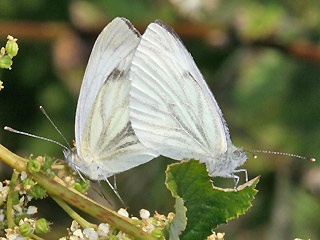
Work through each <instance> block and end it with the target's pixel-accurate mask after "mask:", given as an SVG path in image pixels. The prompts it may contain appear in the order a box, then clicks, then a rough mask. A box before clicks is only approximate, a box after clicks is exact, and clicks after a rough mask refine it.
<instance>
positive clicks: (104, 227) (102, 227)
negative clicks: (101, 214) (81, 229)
mask: <svg viewBox="0 0 320 240" xmlns="http://www.w3.org/2000/svg"><path fill="white" fill-rule="evenodd" d="M97 232H98V235H99V236H100V237H107V236H108V233H109V225H108V224H106V223H100V224H99V226H98V230H97Z"/></svg>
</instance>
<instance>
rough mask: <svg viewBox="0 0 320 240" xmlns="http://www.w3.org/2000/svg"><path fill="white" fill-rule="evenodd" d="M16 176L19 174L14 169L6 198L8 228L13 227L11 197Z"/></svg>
mask: <svg viewBox="0 0 320 240" xmlns="http://www.w3.org/2000/svg"><path fill="white" fill-rule="evenodd" d="M18 176H19V174H17V173H16V172H15V170H14V171H13V173H12V177H11V181H10V186H9V194H8V199H7V221H8V228H11V229H13V228H14V227H15V224H14V220H13V216H12V198H13V193H14V186H15V184H16V181H17V179H18Z"/></svg>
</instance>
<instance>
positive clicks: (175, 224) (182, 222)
mask: <svg viewBox="0 0 320 240" xmlns="http://www.w3.org/2000/svg"><path fill="white" fill-rule="evenodd" d="M171 193H173V192H171ZM173 197H175V198H176V203H175V205H174V208H175V210H176V214H175V216H174V218H173V220H172V222H170V223H169V224H168V225H167V226H166V227H165V229H164V234H165V239H169V240H178V239H179V235H180V234H181V233H182V231H183V230H185V228H186V226H187V215H186V212H187V208H186V207H185V206H184V205H183V199H182V198H180V197H179V196H177V195H173Z"/></svg>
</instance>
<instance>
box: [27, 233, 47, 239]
mask: <svg viewBox="0 0 320 240" xmlns="http://www.w3.org/2000/svg"><path fill="white" fill-rule="evenodd" d="M30 237H31V238H32V239H35V240H45V239H44V238H41V237H39V236H37V235H35V234H33V233H31V234H30Z"/></svg>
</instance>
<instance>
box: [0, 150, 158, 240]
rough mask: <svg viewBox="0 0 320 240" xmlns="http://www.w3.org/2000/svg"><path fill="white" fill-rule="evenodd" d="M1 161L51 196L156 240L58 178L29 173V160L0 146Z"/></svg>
mask: <svg viewBox="0 0 320 240" xmlns="http://www.w3.org/2000/svg"><path fill="white" fill-rule="evenodd" d="M0 160H1V161H3V162H4V163H6V164H8V165H9V166H11V167H12V168H15V169H17V170H18V171H19V172H22V171H26V173H27V174H28V175H29V176H31V177H33V179H34V180H35V181H36V182H37V183H38V184H39V185H40V186H41V187H43V188H45V189H46V190H47V192H48V194H49V195H50V196H54V197H59V198H61V199H63V200H64V201H66V202H67V203H69V204H71V205H72V206H75V207H77V208H78V209H80V210H82V211H84V212H86V213H88V214H89V215H91V216H93V217H95V218H98V219H100V220H101V221H102V222H107V223H109V224H110V225H111V226H113V227H114V228H116V229H119V230H121V231H123V232H125V233H127V234H128V235H130V236H132V237H134V238H135V239H139V240H155V238H154V237H153V236H151V235H150V234H148V233H146V232H144V231H143V230H142V229H141V228H139V227H137V226H135V225H134V224H133V221H132V220H131V219H130V218H126V217H123V216H121V215H120V214H118V213H117V212H115V211H112V210H110V209H108V208H105V207H103V206H101V205H100V204H98V203H96V202H94V201H93V200H91V199H90V198H88V197H86V196H84V195H82V194H80V193H79V192H77V191H76V190H74V189H72V188H68V187H66V186H65V184H61V183H58V182H57V181H56V180H57V179H59V178H58V177H57V176H56V177H55V178H54V179H51V178H50V177H48V176H46V175H45V174H43V173H41V172H37V173H32V174H31V173H30V172H28V171H27V160H25V159H23V158H21V157H19V156H17V155H16V154H14V153H12V152H10V151H9V150H8V149H6V148H5V147H3V146H2V145H1V144H0Z"/></svg>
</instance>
